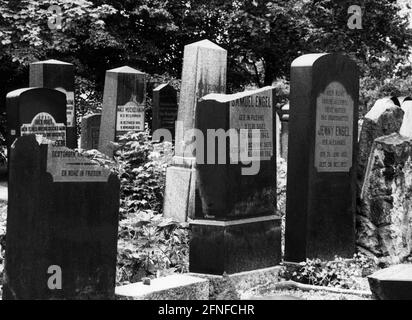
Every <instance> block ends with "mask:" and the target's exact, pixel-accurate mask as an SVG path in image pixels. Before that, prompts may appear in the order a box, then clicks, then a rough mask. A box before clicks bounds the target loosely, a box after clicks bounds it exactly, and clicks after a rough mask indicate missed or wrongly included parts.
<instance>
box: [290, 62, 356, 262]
mask: <svg viewBox="0 0 412 320" xmlns="http://www.w3.org/2000/svg"><path fill="white" fill-rule="evenodd" d="M358 97H359V75H358V68H357V66H356V64H355V63H354V62H353V61H352V60H350V59H349V58H347V57H345V56H342V55H339V54H308V55H304V56H301V57H299V58H297V59H296V60H295V61H293V63H292V67H291V92H290V115H289V117H290V118H289V146H288V148H289V150H288V152H289V154H288V177H287V203H286V235H285V241H286V243H285V245H286V247H285V260H286V261H293V262H297V261H304V260H305V259H306V258H321V259H333V258H334V256H335V255H337V256H342V257H351V256H352V255H353V254H354V252H355V201H356V161H357V157H356V154H357V130H358V125H357V124H358Z"/></svg>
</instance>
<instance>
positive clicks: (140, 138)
mask: <svg viewBox="0 0 412 320" xmlns="http://www.w3.org/2000/svg"><path fill="white" fill-rule="evenodd" d="M150 138H151V137H150V135H149V133H148V132H147V131H146V132H139V133H128V134H126V135H124V136H122V137H120V139H119V144H120V148H119V150H118V151H117V152H116V160H117V162H118V165H119V172H120V179H121V185H122V190H121V201H122V208H123V209H124V210H126V211H122V212H121V213H122V214H127V213H129V212H135V211H137V210H152V211H155V212H157V213H161V212H162V207H163V193H164V188H165V175H166V166H167V164H168V163H169V162H170V160H171V158H172V154H173V148H172V144H171V143H169V142H164V143H161V144H157V145H153V144H152V143H151V141H150Z"/></svg>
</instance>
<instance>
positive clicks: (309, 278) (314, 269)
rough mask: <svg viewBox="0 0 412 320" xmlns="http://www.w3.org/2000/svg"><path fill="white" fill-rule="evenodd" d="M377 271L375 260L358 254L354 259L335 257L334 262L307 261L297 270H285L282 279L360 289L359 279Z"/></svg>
mask: <svg viewBox="0 0 412 320" xmlns="http://www.w3.org/2000/svg"><path fill="white" fill-rule="evenodd" d="M376 269H377V266H376V263H375V261H374V260H372V259H371V258H369V257H367V256H366V255H363V254H360V253H357V254H355V255H354V256H353V259H343V258H340V257H335V260H333V261H322V260H320V259H314V260H310V259H307V260H306V262H303V263H301V264H299V266H297V267H296V268H295V269H292V270H290V269H289V270H288V269H287V268H284V269H283V272H282V277H284V278H286V279H287V280H293V281H296V282H300V283H304V284H311V285H318V286H328V287H338V288H343V289H349V288H350V289H359V278H362V277H365V276H367V275H369V274H371V273H372V272H373V271H374V270H376Z"/></svg>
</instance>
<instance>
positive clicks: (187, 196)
mask: <svg viewBox="0 0 412 320" xmlns="http://www.w3.org/2000/svg"><path fill="white" fill-rule="evenodd" d="M226 68H227V51H226V50H224V49H223V48H221V47H219V46H218V45H216V44H214V43H213V42H211V41H209V40H203V41H199V42H195V43H192V44H189V45H187V46H185V50H184V58H183V71H182V85H181V90H180V100H179V110H178V115H177V122H176V135H175V155H174V157H173V164H172V165H171V166H169V167H168V168H167V171H166V189H165V200H164V208H163V212H164V216H165V217H170V218H174V219H176V220H178V221H186V219H187V217H188V216H189V217H190V216H192V215H193V212H194V207H193V204H194V190H195V183H196V176H195V169H194V165H195V159H194V155H193V148H194V145H195V141H194V140H193V137H192V135H191V132H192V130H193V128H194V118H195V111H196V103H197V100H198V99H199V98H201V97H203V96H205V95H206V94H208V93H225V92H226Z"/></svg>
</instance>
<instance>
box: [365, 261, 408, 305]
mask: <svg viewBox="0 0 412 320" xmlns="http://www.w3.org/2000/svg"><path fill="white" fill-rule="evenodd" d="M368 281H369V286H370V288H371V291H372V293H373V296H374V298H375V299H377V300H412V265H411V264H399V265H395V266H391V267H389V268H386V269H382V270H379V271H377V272H375V273H374V274H372V275H370V276H369V277H368Z"/></svg>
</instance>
